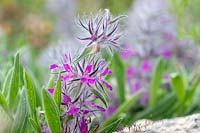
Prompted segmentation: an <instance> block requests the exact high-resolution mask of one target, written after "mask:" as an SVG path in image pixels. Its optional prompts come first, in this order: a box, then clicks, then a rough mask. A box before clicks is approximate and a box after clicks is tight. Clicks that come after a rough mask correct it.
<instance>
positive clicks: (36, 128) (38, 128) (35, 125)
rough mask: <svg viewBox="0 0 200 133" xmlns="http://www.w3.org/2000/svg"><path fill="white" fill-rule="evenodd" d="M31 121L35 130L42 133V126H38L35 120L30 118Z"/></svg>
mask: <svg viewBox="0 0 200 133" xmlns="http://www.w3.org/2000/svg"><path fill="white" fill-rule="evenodd" d="M29 121H30V123H31V125H32V126H33V128H34V129H35V130H36V131H37V132H38V133H42V130H41V128H40V126H38V124H37V122H35V121H34V120H33V119H31V118H29Z"/></svg>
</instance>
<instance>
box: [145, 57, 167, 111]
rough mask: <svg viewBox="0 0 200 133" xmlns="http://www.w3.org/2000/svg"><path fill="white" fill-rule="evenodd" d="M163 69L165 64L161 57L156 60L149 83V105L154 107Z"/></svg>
mask: <svg viewBox="0 0 200 133" xmlns="http://www.w3.org/2000/svg"><path fill="white" fill-rule="evenodd" d="M164 69H165V64H164V61H163V59H162V58H159V59H158V60H157V63H156V66H155V68H154V70H153V75H152V80H151V84H150V92H149V93H150V99H149V107H154V106H155V104H156V101H157V97H158V96H157V95H158V89H159V86H160V83H161V80H162V75H163V72H164Z"/></svg>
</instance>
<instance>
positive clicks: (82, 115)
mask: <svg viewBox="0 0 200 133" xmlns="http://www.w3.org/2000/svg"><path fill="white" fill-rule="evenodd" d="M72 60H73V59H72V58H71V57H70V55H66V54H65V55H64V61H63V62H62V64H51V65H50V67H49V68H50V70H51V71H52V74H55V77H58V73H60V74H61V84H62V97H61V98H62V99H61V103H62V104H61V105H62V108H63V110H64V112H62V113H61V114H63V115H62V119H65V118H66V117H67V116H69V115H70V116H72V117H73V119H72V120H70V121H69V122H68V123H67V125H66V129H65V131H66V132H82V133H87V132H89V131H88V129H89V127H88V123H90V122H91V120H90V119H91V117H92V115H94V114H95V113H96V112H100V113H101V112H105V111H106V108H105V107H103V106H102V105H100V104H96V103H95V100H96V99H98V98H99V97H98V95H95V94H94V93H93V90H95V91H98V92H99V93H102V94H105V95H107V94H106V92H105V91H104V89H105V88H107V89H109V90H112V86H111V85H110V84H109V83H108V82H107V81H106V80H105V77H106V76H107V75H110V74H112V71H111V70H110V69H109V67H108V65H107V64H106V62H105V60H104V59H102V58H99V57H98V58H97V57H96V55H90V56H89V57H85V58H83V59H82V60H80V61H79V62H77V63H75V62H73V61H72ZM54 86H55V85H54ZM104 87H105V88H104ZM48 92H49V93H50V94H51V95H53V93H54V87H52V88H48ZM104 104H105V103H104Z"/></svg>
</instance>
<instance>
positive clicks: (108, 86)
mask: <svg viewBox="0 0 200 133" xmlns="http://www.w3.org/2000/svg"><path fill="white" fill-rule="evenodd" d="M102 83H103V84H104V85H105V86H106V88H108V89H109V90H110V91H112V89H113V88H112V86H111V85H110V84H109V83H108V82H106V81H105V80H102Z"/></svg>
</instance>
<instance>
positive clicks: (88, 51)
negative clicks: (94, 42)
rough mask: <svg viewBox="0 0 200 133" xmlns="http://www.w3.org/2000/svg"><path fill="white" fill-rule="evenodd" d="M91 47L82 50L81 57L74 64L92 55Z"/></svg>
mask: <svg viewBox="0 0 200 133" xmlns="http://www.w3.org/2000/svg"><path fill="white" fill-rule="evenodd" d="M93 50H94V49H93V47H92V46H91V47H87V48H85V49H84V50H83V52H82V53H81V55H80V56H79V57H78V58H76V59H75V61H74V63H78V62H79V61H80V60H82V59H83V58H85V57H87V56H88V55H90V54H92V53H93Z"/></svg>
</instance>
